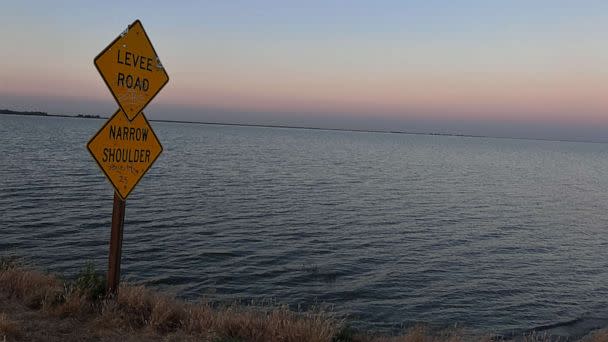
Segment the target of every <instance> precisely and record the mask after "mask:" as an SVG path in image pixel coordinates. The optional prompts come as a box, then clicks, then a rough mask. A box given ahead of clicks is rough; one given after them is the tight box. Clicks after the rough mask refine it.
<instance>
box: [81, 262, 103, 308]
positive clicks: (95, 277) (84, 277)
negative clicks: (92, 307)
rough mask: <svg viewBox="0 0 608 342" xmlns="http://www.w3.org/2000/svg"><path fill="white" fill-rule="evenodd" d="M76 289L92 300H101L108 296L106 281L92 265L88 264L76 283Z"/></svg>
mask: <svg viewBox="0 0 608 342" xmlns="http://www.w3.org/2000/svg"><path fill="white" fill-rule="evenodd" d="M74 289H75V290H76V291H78V292H79V293H81V294H83V295H85V296H86V297H87V298H88V299H90V300H93V301H95V300H99V299H101V298H103V297H105V295H106V280H105V277H104V276H103V275H102V274H98V273H97V272H96V271H95V267H94V266H93V264H92V263H90V262H89V263H87V264H86V265H85V267H84V268H83V269H82V270H81V271H80V273H78V276H77V277H76V280H75V281H74Z"/></svg>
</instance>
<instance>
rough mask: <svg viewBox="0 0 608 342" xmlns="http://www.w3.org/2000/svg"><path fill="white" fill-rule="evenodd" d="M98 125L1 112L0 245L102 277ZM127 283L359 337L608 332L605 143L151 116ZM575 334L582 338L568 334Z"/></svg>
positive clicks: (126, 257)
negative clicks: (150, 150)
mask: <svg viewBox="0 0 608 342" xmlns="http://www.w3.org/2000/svg"><path fill="white" fill-rule="evenodd" d="M102 124H103V121H102V120H92V119H76V118H52V117H23V116H8V115H3V116H0V189H1V191H0V215H1V220H0V221H1V222H0V223H1V226H0V237H1V239H0V253H1V254H18V255H22V256H25V257H27V258H28V259H29V260H31V261H32V262H33V263H35V264H37V265H39V266H40V267H42V268H45V269H49V270H51V271H57V272H63V273H66V274H68V275H70V274H74V273H75V272H76V271H77V270H78V269H80V268H81V267H82V266H83V265H84V263H85V262H86V261H87V260H90V261H92V262H94V263H95V264H96V265H97V267H98V268H100V269H105V265H106V257H107V249H108V246H107V244H108V240H109V226H110V219H111V207H112V188H111V186H110V184H109V183H108V182H107V181H106V180H105V178H104V176H103V175H102V173H101V171H100V170H99V169H98V167H97V165H96V164H95V162H94V161H93V160H92V158H91V157H90V156H89V155H88V152H87V151H86V149H85V145H86V142H87V141H88V139H89V138H90V137H92V136H93V134H94V133H95V132H96V131H97V130H98V129H99V128H100V127H101V126H102ZM152 125H153V127H154V129H155V131H156V133H157V135H158V137H159V139H160V141H161V142H162V143H163V145H164V148H165V150H164V153H163V154H162V155H161V156H160V158H159V159H158V160H157V162H156V164H155V165H154V166H153V167H152V169H151V170H150V171H149V172H148V174H146V176H145V177H144V178H143V179H142V181H141V182H140V184H139V185H138V186H137V188H136V189H135V190H134V192H133V193H132V194H131V196H130V198H129V200H128V202H127V216H126V223H125V236H124V245H123V263H122V265H123V278H126V279H127V280H129V281H132V282H136V283H143V284H146V285H149V286H153V287H157V288H160V289H163V290H168V291H171V292H174V293H175V294H177V295H179V296H182V297H184V298H187V299H196V298H200V297H207V298H210V299H212V300H218V301H231V300H233V299H235V298H240V299H243V300H256V301H263V300H273V301H276V302H278V303H286V304H289V305H291V306H292V307H294V308H297V307H298V306H300V307H301V308H307V307H309V306H311V305H326V306H331V307H333V310H334V311H335V312H336V313H337V314H340V315H346V316H347V317H349V320H350V321H351V322H352V323H353V325H354V326H356V327H358V328H360V329H364V330H376V331H392V330H398V329H400V328H401V327H407V326H409V325H411V324H414V323H417V322H425V323H430V324H433V325H438V326H446V325H451V324H454V323H459V324H462V325H464V326H467V327H469V328H471V329H474V330H480V331H493V332H501V333H509V332H513V331H516V332H517V331H526V330H529V329H534V328H538V327H543V326H558V327H562V329H563V330H566V333H567V334H575V333H578V331H577V329H579V330H580V329H583V330H589V329H591V328H592V327H597V326H608V309H607V308H608V267H607V266H608V265H607V264H608V232H607V229H606V227H607V226H608V215H607V214H606V213H608V201H607V198H608V172H607V170H608V148H607V146H608V145H605V144H591V143H571V142H550V141H531V140H509V139H490V138H466V137H447V136H422V135H404V134H381V133H363V132H340V131H323V130H305V129H285V128H263V127H238V126H219V125H194V124H179V123H162V122H153V123H152ZM581 327H582V328H581Z"/></svg>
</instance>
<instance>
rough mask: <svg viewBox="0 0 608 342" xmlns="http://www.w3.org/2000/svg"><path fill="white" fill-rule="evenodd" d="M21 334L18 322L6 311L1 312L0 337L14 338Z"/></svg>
mask: <svg viewBox="0 0 608 342" xmlns="http://www.w3.org/2000/svg"><path fill="white" fill-rule="evenodd" d="M20 336H21V329H20V328H19V325H18V324H17V322H15V321H13V320H11V319H10V318H9V317H8V316H7V315H6V314H5V313H0V339H4V340H6V339H14V338H18V337H20Z"/></svg>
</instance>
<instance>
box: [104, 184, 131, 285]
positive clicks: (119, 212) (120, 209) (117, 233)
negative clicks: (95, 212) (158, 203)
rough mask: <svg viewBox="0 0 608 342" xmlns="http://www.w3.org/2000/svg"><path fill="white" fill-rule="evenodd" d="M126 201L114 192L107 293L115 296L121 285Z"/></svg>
mask: <svg viewBox="0 0 608 342" xmlns="http://www.w3.org/2000/svg"><path fill="white" fill-rule="evenodd" d="M126 204H127V201H124V200H123V199H122V198H120V196H119V195H118V193H116V192H114V208H113V209H112V233H111V236H110V257H109V267H108V279H107V280H108V282H107V293H108V294H109V295H112V296H115V295H116V294H118V284H119V283H120V258H121V253H122V231H123V226H124V223H125V207H126Z"/></svg>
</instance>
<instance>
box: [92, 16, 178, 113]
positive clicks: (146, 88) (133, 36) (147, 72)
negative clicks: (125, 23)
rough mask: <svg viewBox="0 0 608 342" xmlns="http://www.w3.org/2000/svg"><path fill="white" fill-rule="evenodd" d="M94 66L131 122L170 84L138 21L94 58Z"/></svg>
mask: <svg viewBox="0 0 608 342" xmlns="http://www.w3.org/2000/svg"><path fill="white" fill-rule="evenodd" d="M95 67H97V70H98V71H99V73H100V74H101V77H102V78H103V80H104V81H105V82H106V85H107V86H108V88H109V89H110V92H111V93H112V95H114V98H115V99H116V102H118V105H119V106H120V108H121V109H122V110H123V111H124V112H125V114H126V115H127V117H128V118H129V120H133V119H134V118H135V117H136V116H137V114H139V112H141V111H142V110H143V109H144V107H145V106H146V105H147V104H148V103H149V102H150V101H152V99H153V98H154V96H156V94H158V92H159V91H160V90H161V89H162V88H163V87H164V86H165V84H167V82H168V81H169V75H167V72H166V71H165V69H164V68H163V65H162V64H161V63H160V59H158V56H157V55H156V51H155V50H154V47H152V43H150V39H149V38H148V35H147V34H146V31H144V27H143V26H142V25H141V22H140V21H139V20H136V21H135V22H133V24H131V25H129V27H128V28H127V29H126V30H125V31H124V32H123V33H122V34H120V36H118V37H117V38H116V39H114V41H113V42H112V43H110V45H108V47H106V48H105V49H104V50H103V51H102V52H101V53H100V54H99V55H97V57H95Z"/></svg>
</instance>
